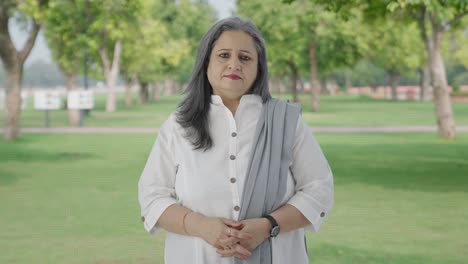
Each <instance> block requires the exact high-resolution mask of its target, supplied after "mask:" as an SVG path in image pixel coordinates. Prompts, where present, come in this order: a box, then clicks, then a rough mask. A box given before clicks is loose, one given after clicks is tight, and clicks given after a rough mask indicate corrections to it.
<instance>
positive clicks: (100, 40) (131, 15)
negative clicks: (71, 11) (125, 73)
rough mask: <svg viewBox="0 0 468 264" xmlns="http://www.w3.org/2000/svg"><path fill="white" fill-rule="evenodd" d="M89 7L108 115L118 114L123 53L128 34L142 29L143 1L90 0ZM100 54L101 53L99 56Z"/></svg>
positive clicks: (92, 42)
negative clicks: (140, 25)
mask: <svg viewBox="0 0 468 264" xmlns="http://www.w3.org/2000/svg"><path fill="white" fill-rule="evenodd" d="M86 1H87V3H88V6H89V28H88V30H87V35H88V37H89V41H88V46H89V49H90V51H91V53H90V54H91V55H92V56H94V57H95V58H98V59H99V60H100V61H101V68H102V71H103V72H104V77H105V79H106V85H107V89H108V94H107V100H106V111H107V112H114V111H115V110H116V107H117V106H116V103H117V98H116V92H115V86H116V84H117V78H118V76H119V72H120V59H121V55H122V49H123V45H124V43H125V41H126V40H127V37H128V36H129V35H128V32H130V31H131V30H133V27H135V26H138V25H137V22H138V16H139V15H140V13H141V8H142V4H141V0H96V1H89V0H86ZM96 51H97V53H96Z"/></svg>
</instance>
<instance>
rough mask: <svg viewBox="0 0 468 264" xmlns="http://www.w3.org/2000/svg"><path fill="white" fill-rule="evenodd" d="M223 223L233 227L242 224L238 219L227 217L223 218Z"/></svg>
mask: <svg viewBox="0 0 468 264" xmlns="http://www.w3.org/2000/svg"><path fill="white" fill-rule="evenodd" d="M223 223H224V224H225V225H228V226H230V227H234V228H236V227H240V226H241V225H242V223H241V222H239V221H235V220H231V219H227V218H223Z"/></svg>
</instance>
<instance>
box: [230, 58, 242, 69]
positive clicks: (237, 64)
mask: <svg viewBox="0 0 468 264" xmlns="http://www.w3.org/2000/svg"><path fill="white" fill-rule="evenodd" d="M240 67H241V64H240V61H239V59H238V58H237V57H234V56H233V57H232V59H231V60H230V61H229V65H228V69H229V70H235V71H240Z"/></svg>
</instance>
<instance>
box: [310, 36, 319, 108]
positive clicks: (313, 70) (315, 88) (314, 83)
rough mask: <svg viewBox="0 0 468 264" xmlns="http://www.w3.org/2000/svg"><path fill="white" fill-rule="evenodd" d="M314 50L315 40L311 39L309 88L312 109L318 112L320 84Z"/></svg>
mask: <svg viewBox="0 0 468 264" xmlns="http://www.w3.org/2000/svg"><path fill="white" fill-rule="evenodd" d="M315 50H316V47H315V41H312V42H311V43H310V46H309V63H310V88H311V89H310V90H311V94H312V111H313V112H318V111H319V110H320V97H319V95H320V84H319V81H318V76H317V57H316V54H315Z"/></svg>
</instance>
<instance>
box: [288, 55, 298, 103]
mask: <svg viewBox="0 0 468 264" xmlns="http://www.w3.org/2000/svg"><path fill="white" fill-rule="evenodd" d="M289 67H290V68H291V79H290V80H289V87H290V89H291V93H292V94H293V102H295V103H297V102H299V101H298V100H297V78H298V72H297V67H296V65H295V64H294V62H289Z"/></svg>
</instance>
